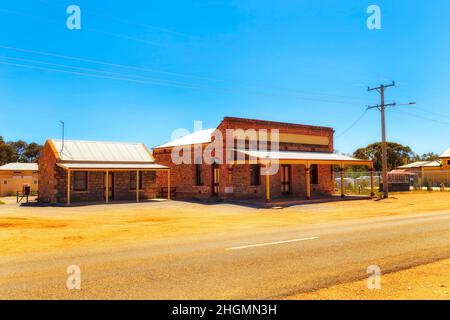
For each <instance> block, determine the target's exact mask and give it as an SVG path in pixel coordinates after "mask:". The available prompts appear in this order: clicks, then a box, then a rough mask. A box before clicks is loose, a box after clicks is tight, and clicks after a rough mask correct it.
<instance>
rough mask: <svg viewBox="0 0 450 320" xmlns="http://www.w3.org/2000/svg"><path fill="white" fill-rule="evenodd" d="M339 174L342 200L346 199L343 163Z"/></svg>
mask: <svg viewBox="0 0 450 320" xmlns="http://www.w3.org/2000/svg"><path fill="white" fill-rule="evenodd" d="M339 173H340V174H341V198H343V197H345V180H344V164H343V163H341V165H340V167H339Z"/></svg>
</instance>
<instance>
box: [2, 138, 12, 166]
mask: <svg viewBox="0 0 450 320" xmlns="http://www.w3.org/2000/svg"><path fill="white" fill-rule="evenodd" d="M13 155H14V149H13V148H12V147H11V146H10V145H9V144H7V143H5V141H4V140H3V137H2V136H0V165H4V164H6V163H8V162H11V159H12V158H13Z"/></svg>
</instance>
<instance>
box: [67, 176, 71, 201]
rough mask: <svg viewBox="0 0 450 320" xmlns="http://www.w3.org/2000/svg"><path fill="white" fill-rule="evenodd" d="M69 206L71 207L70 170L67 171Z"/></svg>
mask: <svg viewBox="0 0 450 320" xmlns="http://www.w3.org/2000/svg"><path fill="white" fill-rule="evenodd" d="M67 205H68V206H70V169H67Z"/></svg>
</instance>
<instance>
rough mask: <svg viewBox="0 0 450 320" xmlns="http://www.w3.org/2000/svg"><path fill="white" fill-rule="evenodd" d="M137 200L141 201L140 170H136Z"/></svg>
mask: <svg viewBox="0 0 450 320" xmlns="http://www.w3.org/2000/svg"><path fill="white" fill-rule="evenodd" d="M136 202H139V170H136Z"/></svg>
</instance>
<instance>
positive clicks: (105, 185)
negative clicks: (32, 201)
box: [39, 139, 170, 205]
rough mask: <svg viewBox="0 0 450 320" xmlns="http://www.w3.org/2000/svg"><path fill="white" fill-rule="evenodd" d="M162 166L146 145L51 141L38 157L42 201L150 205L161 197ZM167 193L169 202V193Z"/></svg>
mask: <svg viewBox="0 0 450 320" xmlns="http://www.w3.org/2000/svg"><path fill="white" fill-rule="evenodd" d="M169 170H170V169H169V168H168V167H166V166H163V165H160V164H157V163H156V162H155V159H154V158H153V156H152V154H151V153H150V152H149V151H148V150H147V148H146V147H145V145H143V144H141V143H119V142H99V141H72V140H65V141H62V140H53V139H50V140H47V141H46V143H45V145H44V149H43V151H42V155H41V157H40V158H39V201H40V202H46V203H65V204H67V205H70V204H71V203H72V202H78V203H79V202H98V201H104V202H109V201H112V200H114V201H120V200H128V201H129V200H136V201H139V200H145V199H149V198H154V197H157V196H158V197H159V196H161V191H162V189H163V190H164V187H165V186H167V187H170V185H169V186H168V185H167V184H168V183H169V184H170V182H169V181H166V182H165V183H164V184H161V185H160V186H159V185H158V184H157V181H156V172H157V171H169ZM167 187H166V188H165V192H166V196H168V197H170V188H167Z"/></svg>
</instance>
